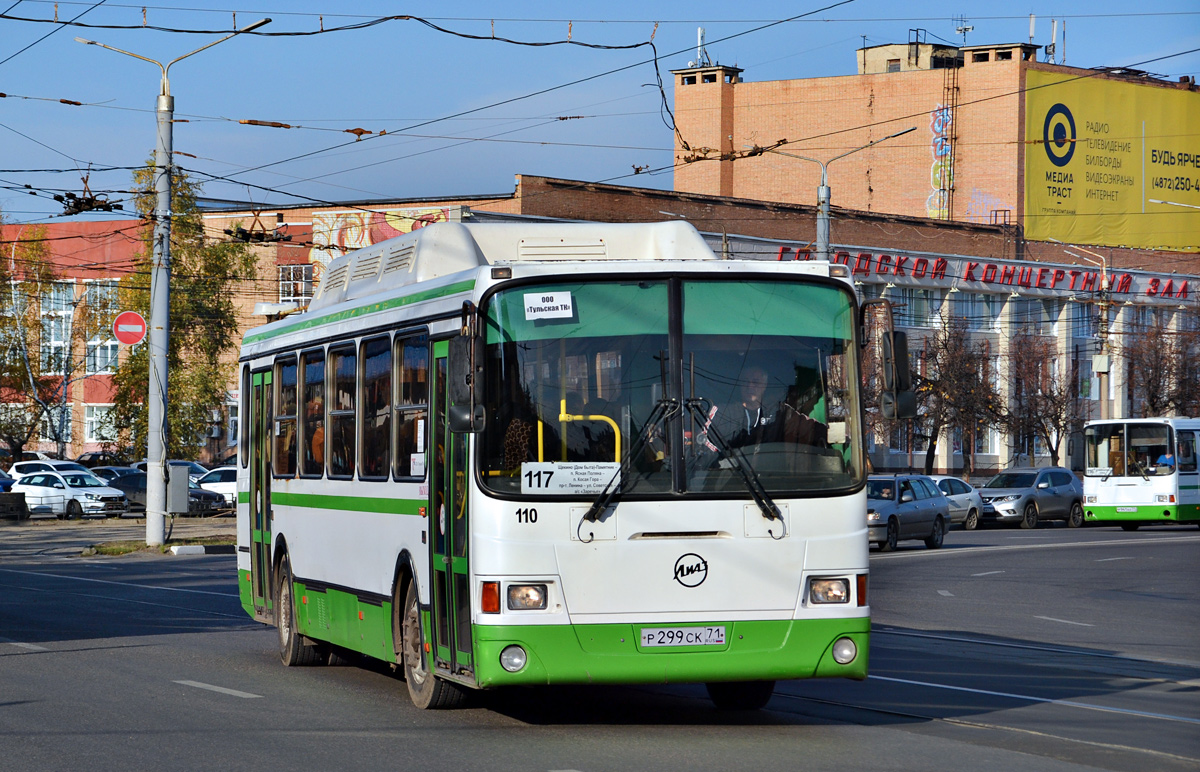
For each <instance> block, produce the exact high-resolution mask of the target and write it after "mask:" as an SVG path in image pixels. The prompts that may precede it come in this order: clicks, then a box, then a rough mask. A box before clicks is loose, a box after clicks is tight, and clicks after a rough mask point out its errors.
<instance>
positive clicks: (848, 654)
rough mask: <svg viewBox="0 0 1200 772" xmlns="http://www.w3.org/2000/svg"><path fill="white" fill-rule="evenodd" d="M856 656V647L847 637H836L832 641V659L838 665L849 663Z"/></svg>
mask: <svg viewBox="0 0 1200 772" xmlns="http://www.w3.org/2000/svg"><path fill="white" fill-rule="evenodd" d="M857 656H858V647H857V646H855V645H854V641H852V640H850V639H849V638H838V639H837V640H836V641H834V642H833V661H834V662H836V663H838V664H839V665H849V664H850V663H851V662H853V661H854V658H855V657H857Z"/></svg>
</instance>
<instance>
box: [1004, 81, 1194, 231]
mask: <svg viewBox="0 0 1200 772" xmlns="http://www.w3.org/2000/svg"><path fill="white" fill-rule="evenodd" d="M1198 127H1200V92H1196V91H1194V90H1187V89H1184V88H1173V87H1170V86H1153V85H1148V84H1138V83H1127V82H1121V81H1115V80H1108V79H1103V78H1100V77H1079V76H1078V75H1067V74H1063V73H1062V72H1047V71H1044V70H1035V69H1028V70H1026V80H1025V237H1026V238H1029V239H1033V240H1048V239H1057V240H1059V241H1065V242H1068V243H1074V244H1097V245H1103V246H1122V247H1137V248H1143V249H1166V250H1175V251H1188V252H1197V251H1200V128H1198Z"/></svg>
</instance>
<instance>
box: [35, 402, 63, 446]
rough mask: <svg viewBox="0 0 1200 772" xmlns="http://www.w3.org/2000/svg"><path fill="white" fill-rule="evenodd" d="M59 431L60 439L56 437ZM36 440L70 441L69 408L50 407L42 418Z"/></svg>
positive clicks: (61, 406)
mask: <svg viewBox="0 0 1200 772" xmlns="http://www.w3.org/2000/svg"><path fill="white" fill-rule="evenodd" d="M60 431H61V433H62V437H61V438H60V437H59V436H58V434H59V432H60ZM38 439H39V440H41V441H42V442H58V441H59V440H60V439H61V440H62V441H63V442H68V443H69V442H70V441H71V406H70V405H51V406H50V409H49V410H47V411H46V413H45V415H43V416H42V422H41V426H40V428H39V431H38Z"/></svg>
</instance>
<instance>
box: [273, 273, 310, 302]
mask: <svg viewBox="0 0 1200 772" xmlns="http://www.w3.org/2000/svg"><path fill="white" fill-rule="evenodd" d="M278 268H279V302H280V303H295V304H296V305H297V306H299V307H300V308H304V307H306V306H307V305H308V304H309V301H311V300H312V296H313V267H312V263H303V264H300V265H281V266H278Z"/></svg>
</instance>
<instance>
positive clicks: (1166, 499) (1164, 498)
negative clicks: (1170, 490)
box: [1154, 493, 1171, 504]
mask: <svg viewBox="0 0 1200 772" xmlns="http://www.w3.org/2000/svg"><path fill="white" fill-rule="evenodd" d="M1154 500H1155V501H1157V502H1158V503H1159V504H1166V503H1167V502H1169V501H1170V500H1171V498H1170V496H1168V495H1167V494H1165V493H1160V494H1158V495H1157V496H1155V497H1154Z"/></svg>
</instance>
